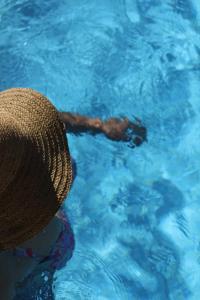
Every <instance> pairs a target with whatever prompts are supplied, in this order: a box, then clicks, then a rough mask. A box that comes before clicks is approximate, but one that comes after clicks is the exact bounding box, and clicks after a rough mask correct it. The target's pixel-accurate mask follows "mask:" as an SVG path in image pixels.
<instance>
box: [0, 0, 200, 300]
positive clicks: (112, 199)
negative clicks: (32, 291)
mask: <svg viewBox="0 0 200 300" xmlns="http://www.w3.org/2000/svg"><path fill="white" fill-rule="evenodd" d="M199 29H200V4H199V1H198V0H190V1H189V0H166V1H163V0H66V1H64V0H60V1H55V0H49V1H41V0H38V1H37V0H33V1H24V0H20V1H11V0H1V2H0V33H1V39H0V58H1V59H0V74H1V77H0V89H1V90H3V89H5V88H10V87H16V86H20V87H31V88H34V89H36V90H38V91H40V92H42V93H44V94H45V95H46V96H47V97H49V98H50V99H51V101H52V102H53V103H54V105H56V107H57V108H58V109H60V110H66V111H72V112H78V113H80V114H85V115H88V116H92V117H96V116H98V117H101V118H103V119H106V118H109V117H111V116H116V117H118V116H120V115H126V116H127V117H129V118H132V117H133V115H135V116H138V117H139V118H141V119H142V120H143V122H144V124H145V125H146V127H147V128H148V133H149V136H148V143H146V144H144V145H142V147H139V148H137V149H130V148H129V147H127V145H126V144H124V143H121V142H120V143H119V142H113V141H110V140H107V139H106V138H105V137H103V136H96V137H91V136H89V135H83V136H80V137H75V136H73V135H68V140H69V146H70V150H71V154H72V156H73V157H74V158H75V160H76V162H77V168H78V170H77V171H78V176H77V178H76V181H75V183H74V186H73V189H72V190H71V193H70V195H69V197H68V199H67V201H66V204H65V206H66V211H67V213H68V216H69V219H70V221H71V225H72V227H73V230H74V234H75V239H76V249H75V251H74V255H73V257H72V259H71V260H70V261H69V262H68V264H67V265H66V267H65V268H64V269H62V270H61V271H58V272H57V273H56V277H55V281H54V286H53V292H54V297H55V300H65V299H69V300H133V299H134V300H150V299H153V300H154V299H155V300H166V299H170V300H180V299H181V300H182V299H184V300H185V299H190V300H198V299H199V298H200V284H199V278H200V235H199V230H200V219H199V214H200V169H199V155H200V142H199V138H200V123H199V118H200V101H199V99H200V87H199V86H200V85H199V79H200V35H199ZM41 297H42V296H41ZM37 299H39V298H37ZM41 299H45V297H44V296H43V297H42V298H41ZM48 299H50V298H48Z"/></svg>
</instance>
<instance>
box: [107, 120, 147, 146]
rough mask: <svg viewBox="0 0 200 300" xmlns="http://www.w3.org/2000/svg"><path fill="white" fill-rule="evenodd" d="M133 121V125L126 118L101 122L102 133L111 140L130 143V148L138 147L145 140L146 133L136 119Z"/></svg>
mask: <svg viewBox="0 0 200 300" xmlns="http://www.w3.org/2000/svg"><path fill="white" fill-rule="evenodd" d="M135 120H136V122H135V123H133V122H131V121H129V119H128V118H126V117H122V118H121V119H120V118H110V119H108V120H107V121H105V122H103V125H102V131H103V132H104V134H105V135H106V136H107V137H108V138H110V139H111V140H115V141H125V142H130V145H129V147H131V148H134V147H135V146H140V145H141V144H142V143H143V141H146V140H147V139H146V134H147V132H146V128H145V127H144V126H143V125H142V122H141V121H140V120H139V119H138V118H135Z"/></svg>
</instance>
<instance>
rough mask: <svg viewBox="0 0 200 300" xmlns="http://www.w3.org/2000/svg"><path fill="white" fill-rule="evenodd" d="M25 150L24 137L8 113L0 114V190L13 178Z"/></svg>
mask: <svg viewBox="0 0 200 300" xmlns="http://www.w3.org/2000/svg"><path fill="white" fill-rule="evenodd" d="M24 150H25V139H24V136H23V135H22V134H21V132H20V128H19V126H18V124H17V123H16V121H15V120H14V119H13V118H12V116H10V115H9V114H8V113H6V114H2V113H1V114H0V192H3V191H4V190H5V189H6V188H7V187H8V185H9V184H10V182H12V180H13V179H14V178H15V175H16V173H17V171H18V169H19V166H20V164H21V161H22V157H23V153H24Z"/></svg>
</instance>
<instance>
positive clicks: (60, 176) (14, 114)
mask: <svg viewBox="0 0 200 300" xmlns="http://www.w3.org/2000/svg"><path fill="white" fill-rule="evenodd" d="M83 132H88V133H90V134H92V135H96V134H104V135H105V136H106V137H107V138H109V139H111V140H114V141H125V142H129V146H130V147H137V146H140V145H141V144H142V142H143V141H145V140H146V135H147V132H146V128H145V127H144V126H143V125H142V123H141V121H140V120H138V119H136V122H135V123H133V122H131V121H129V120H128V118H125V117H123V118H110V119H108V120H107V121H102V120H101V119H99V118H89V117H86V116H82V115H79V114H75V113H71V112H59V111H57V109H56V108H55V107H54V106H53V104H52V103H51V102H50V101H49V100H48V99H47V98H46V97H45V96H43V95H42V94H40V93H38V92H37V91H34V90H32V89H26V88H13V89H9V90H5V91H2V92H0V155H1V162H0V206H1V208H0V299H1V300H8V299H14V297H15V291H16V287H17V286H20V284H21V286H23V283H24V282H25V281H26V279H27V278H28V277H30V276H31V274H34V273H35V274H36V273H38V272H42V271H44V270H52V272H54V271H55V270H58V269H60V268H62V267H63V266H65V264H66V262H67V261H68V260H69V259H70V258H71V257H72V254H73V250H74V247H75V240H74V235H73V231H72V228H71V226H70V224H69V221H68V219H67V215H66V213H65V211H64V209H63V207H62V204H63V201H64V199H65V198H66V196H67V194H68V192H69V190H70V188H71V186H72V183H73V181H74V179H75V177H76V173H77V168H76V163H75V161H74V159H73V158H72V157H71V156H70V152H69V148H68V142H67V136H66V133H73V134H75V135H79V134H81V133H83Z"/></svg>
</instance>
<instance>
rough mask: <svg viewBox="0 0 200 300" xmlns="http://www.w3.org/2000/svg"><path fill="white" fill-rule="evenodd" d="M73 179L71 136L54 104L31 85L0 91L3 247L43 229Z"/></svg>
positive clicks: (0, 227)
mask: <svg viewBox="0 0 200 300" xmlns="http://www.w3.org/2000/svg"><path fill="white" fill-rule="evenodd" d="M71 182H72V166H71V159H70V153H69V148H68V143H67V137H66V134H65V130H64V126H63V123H62V122H61V121H60V119H59V115H58V111H57V110H56V108H55V107H54V106H53V104H52V103H51V102H50V101H49V100H48V99H47V98H46V97H44V96H43V95H41V94H40V93H38V92H36V91H34V90H32V89H25V88H14V89H9V90H6V91H3V92H0V250H5V249H11V248H14V247H15V246H17V245H19V244H21V243H23V242H25V241H26V240H28V239H30V238H32V237H33V236H34V235H36V234H37V233H39V232H40V231H41V230H42V228H44V227H45V226H46V225H47V224H48V223H49V222H50V220H51V219H52V217H53V216H54V215H55V214H56V212H57V211H58V209H59V208H60V206H61V204H62V202H63V200H64V199H65V197H66V195H67V193H68V192H69V190H70V186H71Z"/></svg>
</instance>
